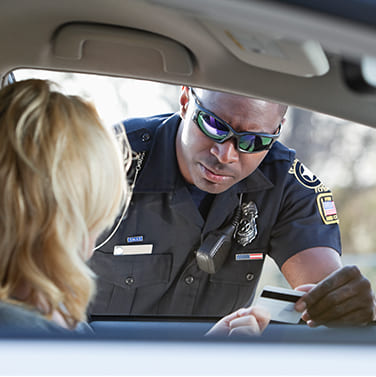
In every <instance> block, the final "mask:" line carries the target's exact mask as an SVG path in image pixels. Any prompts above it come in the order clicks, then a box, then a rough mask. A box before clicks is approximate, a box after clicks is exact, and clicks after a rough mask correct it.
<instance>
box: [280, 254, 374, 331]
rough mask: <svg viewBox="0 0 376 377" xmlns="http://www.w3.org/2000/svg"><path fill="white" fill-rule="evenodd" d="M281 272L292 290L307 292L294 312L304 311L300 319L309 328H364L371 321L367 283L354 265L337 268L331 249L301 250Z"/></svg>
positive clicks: (336, 258) (371, 308)
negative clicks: (351, 326)
mask: <svg viewBox="0 0 376 377" xmlns="http://www.w3.org/2000/svg"><path fill="white" fill-rule="evenodd" d="M282 272H283V274H284V275H285V277H286V279H287V280H288V282H289V283H290V284H291V286H292V287H294V288H298V289H299V290H303V291H307V292H309V293H308V294H307V295H305V296H303V297H302V298H301V299H300V300H299V301H298V302H297V304H296V309H297V310H299V311H304V310H305V313H304V314H303V319H304V320H305V321H307V323H308V324H309V325H310V326H317V325H320V324H324V325H327V326H335V325H364V324H367V323H369V322H371V321H372V320H374V319H375V312H376V310H375V307H376V305H375V297H374V294H373V292H372V289H371V285H370V283H369V281H368V280H367V279H366V278H365V277H364V276H363V275H362V274H361V272H360V271H359V269H358V268H357V267H356V266H345V267H343V268H341V260H340V258H339V256H338V254H337V253H336V252H335V251H334V250H333V249H330V248H321V247H320V248H312V249H307V250H304V251H302V252H300V253H298V254H296V255H294V256H293V257H291V258H290V259H288V260H287V261H286V262H285V263H284V265H283V266H282ZM328 275H329V276H328ZM316 283H318V284H316ZM303 284H305V285H303Z"/></svg>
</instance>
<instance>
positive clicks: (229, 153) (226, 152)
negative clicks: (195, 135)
mask: <svg viewBox="0 0 376 377" xmlns="http://www.w3.org/2000/svg"><path fill="white" fill-rule="evenodd" d="M210 153H211V154H212V155H214V156H215V157H216V158H217V160H218V161H219V162H220V163H222V164H231V163H234V162H237V161H239V151H238V150H237V149H236V146H235V140H233V139H230V140H227V141H226V142H224V143H223V144H219V143H213V145H212V147H211V148H210Z"/></svg>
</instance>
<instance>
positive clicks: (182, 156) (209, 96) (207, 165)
mask: <svg viewBox="0 0 376 377" xmlns="http://www.w3.org/2000/svg"><path fill="white" fill-rule="evenodd" d="M286 110H287V106H285V105H281V104H278V103H273V102H267V101H264V100H260V99H255V98H249V97H243V96H238V95H233V94H226V93H221V92H213V91H209V90H202V89H192V88H188V87H183V88H182V92H181V95H180V115H181V118H182V119H183V120H182V122H181V125H180V127H179V131H178V135H177V138H176V153H177V158H178V163H179V167H180V171H181V173H182V175H183V177H184V178H185V179H186V181H187V182H189V183H192V184H194V185H195V186H197V187H198V188H200V189H201V190H203V191H207V192H210V193H213V194H218V193H221V192H223V191H226V190H227V189H228V188H230V187H231V186H232V185H234V184H236V183H237V182H239V181H241V180H242V179H244V178H245V177H247V176H248V175H249V174H251V173H252V172H253V171H254V170H255V169H256V168H257V167H258V166H259V164H260V163H261V162H262V160H263V159H264V157H265V156H266V154H267V153H268V151H269V150H270V148H271V146H272V145H273V143H274V142H275V140H276V139H277V138H278V136H279V132H280V130H281V125H282V123H283V122H284V115H285V113H286Z"/></svg>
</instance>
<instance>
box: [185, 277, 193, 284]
mask: <svg viewBox="0 0 376 377" xmlns="http://www.w3.org/2000/svg"><path fill="white" fill-rule="evenodd" d="M184 281H185V284H187V285H191V284H193V283H194V281H195V278H194V277H193V276H192V275H189V276H187V277H186V278H185V279H184Z"/></svg>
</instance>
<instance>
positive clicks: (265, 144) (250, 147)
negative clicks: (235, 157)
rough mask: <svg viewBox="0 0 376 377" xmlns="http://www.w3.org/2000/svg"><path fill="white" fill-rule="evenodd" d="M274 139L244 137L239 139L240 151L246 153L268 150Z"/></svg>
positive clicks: (254, 136)
mask: <svg viewBox="0 0 376 377" xmlns="http://www.w3.org/2000/svg"><path fill="white" fill-rule="evenodd" d="M272 142H273V139H272V138H271V137H267V136H258V135H242V136H241V137H240V138H239V149H240V150H242V151H244V152H261V151H265V150H268V149H269V147H270V145H271V143H272Z"/></svg>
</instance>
